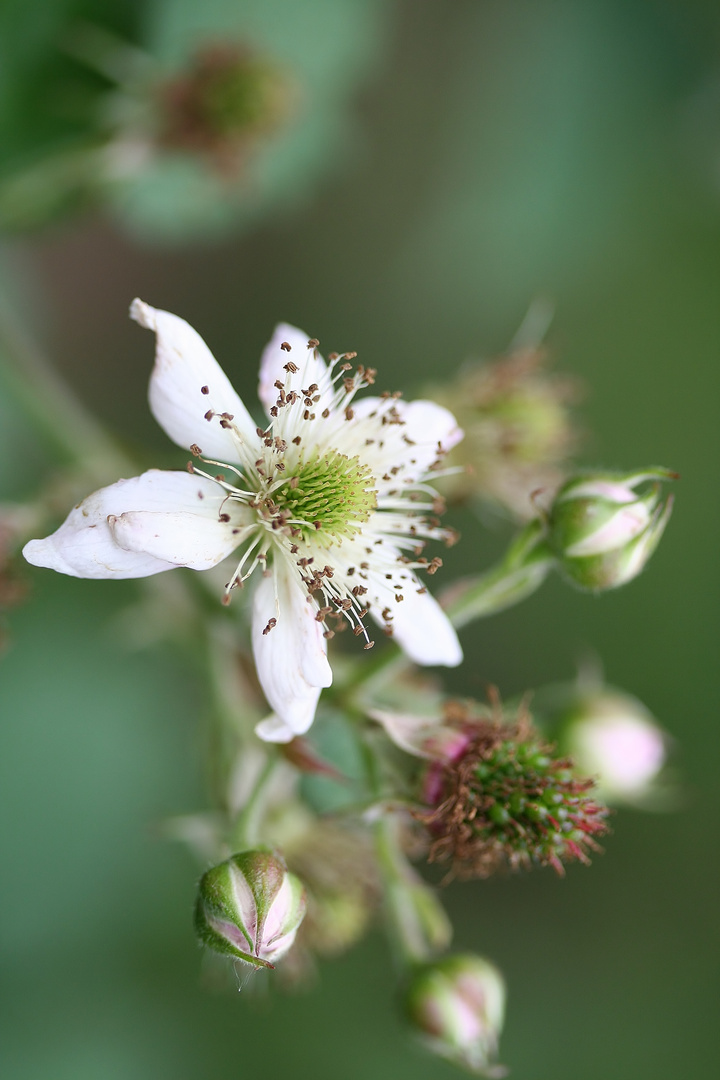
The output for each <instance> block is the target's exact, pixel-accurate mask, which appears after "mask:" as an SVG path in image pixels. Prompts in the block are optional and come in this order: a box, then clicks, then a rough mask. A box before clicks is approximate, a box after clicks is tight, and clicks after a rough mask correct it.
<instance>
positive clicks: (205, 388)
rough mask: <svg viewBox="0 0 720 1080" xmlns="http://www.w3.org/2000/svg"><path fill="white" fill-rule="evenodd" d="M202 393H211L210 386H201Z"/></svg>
mask: <svg viewBox="0 0 720 1080" xmlns="http://www.w3.org/2000/svg"><path fill="white" fill-rule="evenodd" d="M200 393H201V394H209V393H210V387H209V386H201V387H200Z"/></svg>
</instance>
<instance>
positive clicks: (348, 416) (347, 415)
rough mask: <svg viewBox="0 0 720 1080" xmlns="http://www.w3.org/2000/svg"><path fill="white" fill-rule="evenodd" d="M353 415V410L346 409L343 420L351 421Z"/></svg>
mask: <svg viewBox="0 0 720 1080" xmlns="http://www.w3.org/2000/svg"><path fill="white" fill-rule="evenodd" d="M354 415H355V410H354V409H350V408H348V409H346V410H345V419H346V420H352V418H353V416H354Z"/></svg>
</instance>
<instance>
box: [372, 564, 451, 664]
mask: <svg viewBox="0 0 720 1080" xmlns="http://www.w3.org/2000/svg"><path fill="white" fill-rule="evenodd" d="M420 587H421V585H420V582H419V581H418V580H417V578H415V577H414V575H413V579H412V580H411V581H408V582H407V583H403V591H402V597H403V599H402V601H401V602H400V603H398V602H397V601H396V600H395V594H394V592H393V591H392V590H390V589H388V590H387V594H385V595H383V594H378V593H376V595H375V596H374V597H373V598H372V604H371V607H370V614H371V615H373V616H374V617H375V618H376V622H378V623H380V624H381V625H383V626H384V625H385V624H384V622H383V620H382V619H381V618H380V615H379V613H380V611H382V610H383V608H385V607H389V608H391V610H392V616H393V619H392V623H391V626H392V628H393V640H394V641H396V642H397V643H398V645H399V646H400V648H401V649H403V651H404V652H406V653H407V654H408V656H409V657H410V659H411V660H412V661H413V662H414V663H416V664H425V665H431V664H440V665H442V666H443V667H457V666H458V664H460V663H462V658H463V654H462V649H461V648H460V642H459V641H458V638H457V634H456V633H455V631H454V629H453V626H452V623H451V622H450V620H449V619H448V617H447V615H446V614H445V612H444V611H443V609H442V608H441V607H440V605H439V604H438V602H437V600H435V598H434V597H432V596H431V595H430V593H422V594H420V593H418V589H419V588H420Z"/></svg>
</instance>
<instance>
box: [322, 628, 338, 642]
mask: <svg viewBox="0 0 720 1080" xmlns="http://www.w3.org/2000/svg"><path fill="white" fill-rule="evenodd" d="M323 637H324V638H327V639H328V641H329V640H330V638H334V637H335V631H334V630H326V631H325V633H324V634H323Z"/></svg>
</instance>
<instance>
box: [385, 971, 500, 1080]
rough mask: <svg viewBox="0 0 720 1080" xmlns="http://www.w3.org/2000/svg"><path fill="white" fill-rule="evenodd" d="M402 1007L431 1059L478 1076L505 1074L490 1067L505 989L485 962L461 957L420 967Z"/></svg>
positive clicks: (497, 1034) (495, 1067)
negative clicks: (443, 1060)
mask: <svg viewBox="0 0 720 1080" xmlns="http://www.w3.org/2000/svg"><path fill="white" fill-rule="evenodd" d="M405 1007H406V1012H407V1016H408V1019H409V1020H410V1023H411V1024H412V1025H413V1027H414V1028H415V1030H416V1031H417V1032H418V1033H419V1034H420V1036H421V1038H422V1039H423V1041H424V1043H425V1045H426V1046H427V1048H428V1049H429V1050H431V1051H433V1053H436V1054H438V1055H440V1056H442V1057H445V1058H449V1059H450V1060H451V1061H453V1062H454V1063H455V1064H457V1065H461V1066H463V1067H464V1068H466V1069H470V1071H472V1072H474V1073H476V1074H477V1075H479V1076H486V1077H501V1076H504V1075H505V1074H506V1071H505V1069H503V1068H502V1067H501V1066H498V1065H495V1064H494V1063H493V1062H494V1059H495V1056H496V1054H497V1045H498V1038H499V1035H500V1032H501V1030H502V1025H503V1019H504V1013H505V984H504V982H503V978H502V975H501V974H500V972H499V971H498V970H497V968H496V967H494V966H493V965H492V964H490V963H489V962H488V961H487V960H483V959H482V957H479V956H473V955H472V954H464V955H463V954H461V955H456V956H447V957H445V958H444V959H442V960H438V961H436V962H435V963H432V964H428V965H426V966H424V967H422V968H421V969H420V970H419V971H418V972H417V973H416V974H415V975H414V977H413V979H412V981H411V983H410V986H409V988H408V991H407V994H406V998H405Z"/></svg>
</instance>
